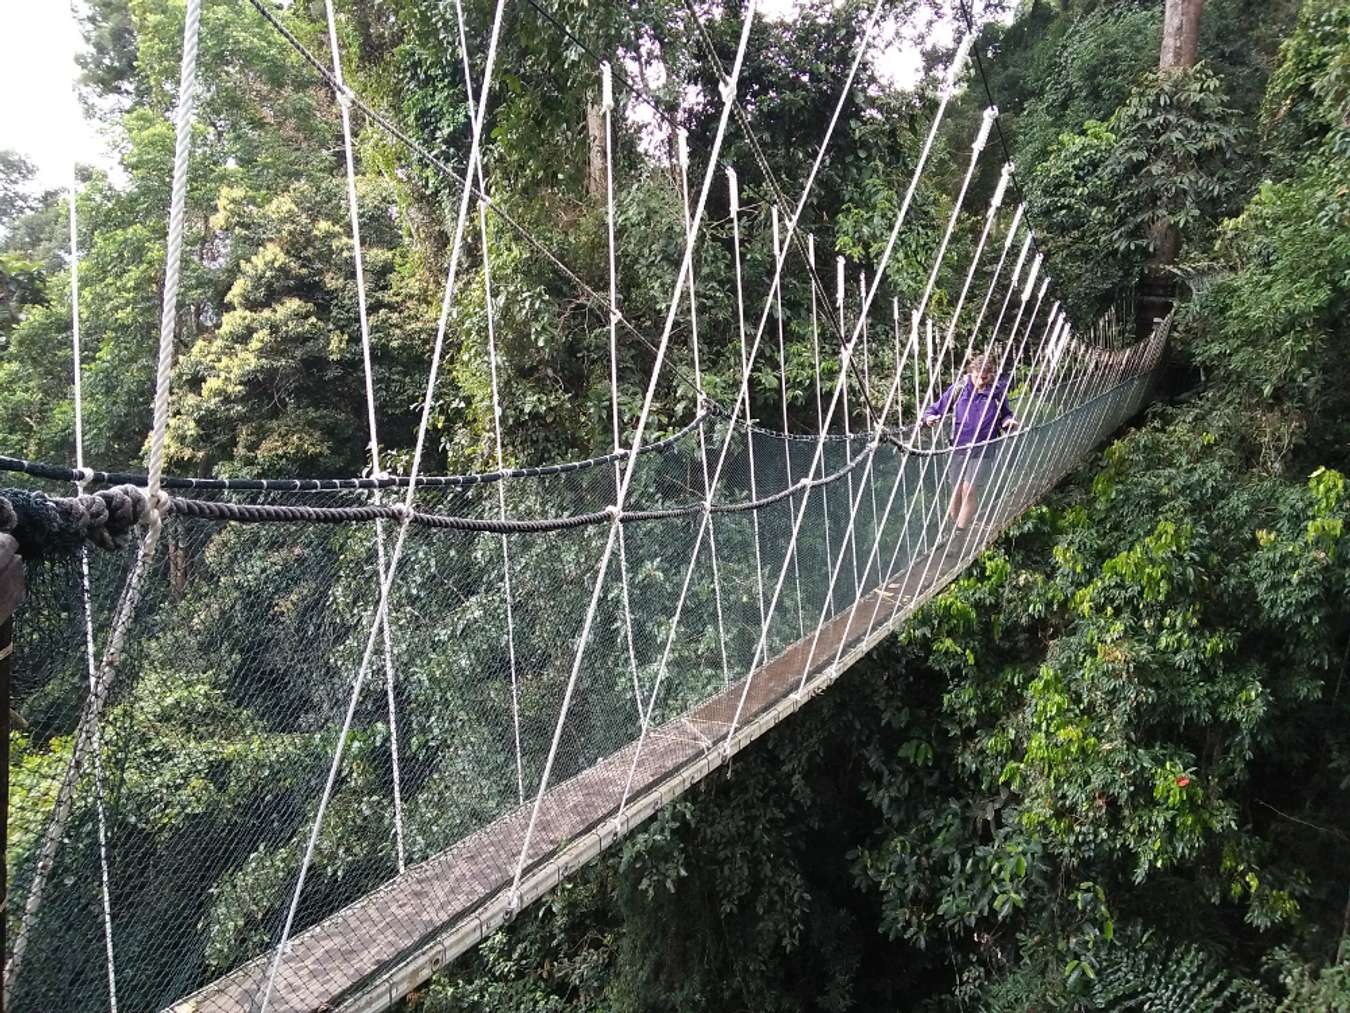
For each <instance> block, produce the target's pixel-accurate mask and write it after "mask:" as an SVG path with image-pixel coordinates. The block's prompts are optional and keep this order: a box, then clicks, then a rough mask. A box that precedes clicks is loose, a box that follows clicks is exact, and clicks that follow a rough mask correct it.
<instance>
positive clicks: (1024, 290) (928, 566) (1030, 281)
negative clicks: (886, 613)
mask: <svg viewBox="0 0 1350 1013" xmlns="http://www.w3.org/2000/svg"><path fill="white" fill-rule="evenodd" d="M1027 239H1028V243H1027V244H1026V245H1024V246H1023V251H1024V252H1025V251H1026V250H1027V249H1029V248H1030V239H1031V233H1030V232H1028V234H1027ZM1021 265H1022V261H1021V260H1020V259H1019V261H1018V267H1019V268H1020V267H1021ZM1040 267H1041V255H1040V254H1039V253H1038V254H1037V255H1036V258H1035V261H1034V262H1033V264H1032V267H1031V270H1030V271H1029V272H1028V275H1027V278H1026V282H1025V285H1023V286H1020V287H1019V281H1018V275H1017V273H1016V271H1015V272H1014V274H1013V284H1012V286H1011V287H1010V288H1009V291H1008V296H1009V298H1011V296H1012V295H1013V293H1014V292H1019V291H1020V293H1021V297H1020V299H1019V302H1018V310H1017V316H1016V318H1015V319H1014V321H1013V325H1012V328H1011V330H1010V332H1009V334H1010V341H1009V345H1010V346H1011V344H1012V343H1014V342H1015V341H1016V337H1017V334H1018V331H1019V328H1020V327H1021V322H1022V316H1023V314H1024V313H1025V312H1026V306H1027V300H1028V299H1029V298H1030V295H1031V291H1032V287H1033V286H1034V285H1035V283H1036V276H1037V273H1038V272H1039V270H1040ZM1042 294H1044V290H1042ZM1039 305H1040V304H1039V303H1037V309H1039ZM1004 306H1005V308H1006V306H1007V300H1005V302H1004ZM1002 320H1003V314H1002V313H1000V314H999V320H998V321H997V322H996V323H995V324H994V329H993V330H992V331H991V332H990V334H989V338H988V340H987V341H986V342H985V344H984V354H985V355H988V354H989V350H990V349H992V348H993V347H994V346H995V343H996V342H997V340H998V330H999V323H1001V322H1002ZM974 338H975V335H974V334H973V333H972V334H971V340H972V341H973V340H974ZM970 352H971V346H970V344H967V348H966V353H965V358H963V360H962V362H963V365H962V369H964V363H965V362H966V361H969V356H970ZM962 382H963V381H962V379H961V378H960V376H959V375H958V377H957V378H956V380H955V381H954V383H955V384H960V383H962ZM992 400H993V399H992V398H991V399H990V401H989V402H987V403H986V405H985V408H984V411H982V413H981V416H980V419H979V420H978V421H979V422H981V423H982V422H983V421H984V417H985V416H984V412H987V411H988V410H989V409H990V408H991V407H992ZM955 424H956V423H955V412H953V430H955ZM958 452H960V448H958V447H955V446H953V447H951V448H949V451H948V453H949V454H951V455H955V454H957V453H958ZM941 505H942V497H941V496H938V497H937V498H936V499H935V500H934V503H933V506H932V510H934V511H936V510H938V509H940V508H941ZM931 516H932V513H931V512H930V513H929V514H928V515H927V516H926V519H925V524H927V523H928V522H929V521H928V518H931ZM949 519H950V520H952V521H953V523H954V522H955V518H950V517H949V515H948V514H946V513H944V514H943V515H942V518H941V520H940V521H939V525H938V539H939V541H941V540H942V538H943V537H944V536H945V535H946V534H947V533H948V531H947V525H946V521H947V520H949ZM941 558H945V553H937V552H934V553H931V554H930V555H929V556H928V558H927V560H925V562H924V567H923V570H922V571H921V572H920V576H919V584H918V586H919V587H923V586H925V585H926V584H927V582H928V579H929V576H930V574H931V572H932V567H933V564H934V563H935V562H937V561H938V560H939V559H941Z"/></svg>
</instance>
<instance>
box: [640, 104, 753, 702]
mask: <svg viewBox="0 0 1350 1013" xmlns="http://www.w3.org/2000/svg"><path fill="white" fill-rule="evenodd" d="M678 142H679V143H678V151H679V163H680V166H679V168H680V196H681V199H682V202H683V205H684V229H685V243H686V244H689V245H693V243H694V240H695V237H694V236H693V235H691V234H690V232H689V230H690V225H691V222H690V218H689V135H688V134H687V133H686V132H685V131H684V130H681V131H680V132H679V135H678ZM695 277H696V274H695V271H694V263H693V261H692V260H691V261H690V262H689V343H690V345H691V346H692V348H693V352H694V386H695V387H697V388H698V413H699V414H700V415H702V414H703V412H704V409H705V407H706V405H705V403H704V401H705V399H704V396H703V367H702V365H701V363H700V359H699V350H698V294H697V292H698V287H697V285H696V284H695V280H694V279H695ZM698 461H699V467H700V468H701V469H702V471H703V509H704V511H705V512H706V511H708V510H709V508H711V506H712V492H711V488H710V486H709V483H708V434H707V430H706V429H705V428H704V426H703V425H702V424H701V423H700V424H699V427H698ZM619 537H620V538H622V537H623V532H622V531H620V532H619ZM708 552H709V554H710V555H711V557H712V577H713V603H714V605H715V606H716V610H717V647H718V650H719V651H721V654H722V684H723V685H725V684H726V683H727V680H728V679H729V678H730V671H731V669H730V667H729V666H728V664H727V631H726V625H725V623H724V622H723V620H722V577H721V574H720V573H719V572H718V567H717V525H716V524H715V523H713V521H712V519H711V518H709V520H708ZM641 708H642V702H641V701H640V700H639V701H638V709H639V711H640V710H641Z"/></svg>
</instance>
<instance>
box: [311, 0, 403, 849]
mask: <svg viewBox="0 0 1350 1013" xmlns="http://www.w3.org/2000/svg"><path fill="white" fill-rule="evenodd" d="M324 15H325V17H326V19H327V22H328V47H329V51H330V53H331V54H332V57H333V80H334V81H335V82H336V88H335V89H334V93H335V98H336V99H337V104H338V110H339V112H340V113H341V116H342V145H343V152H344V154H345V156H346V169H347V217H348V219H349V220H350V224H351V232H352V260H353V264H354V267H355V273H356V310H357V319H358V321H359V322H360V326H361V365H362V368H363V370H364V373H365V381H366V426H367V432H368V433H369V436H370V468H371V473H372V474H373V475H374V476H375V477H376V478H379V477H380V476H381V475H382V469H381V467H380V436H379V429H378V427H377V426H376V424H375V377H374V372H375V371H374V368H373V366H372V365H371V354H370V318H369V315H368V312H367V303H366V271H365V259H364V255H363V252H362V247H361V209H360V204H359V202H358V201H357V197H356V156H355V153H354V152H353V146H352V111H351V106H352V100H351V95H350V94H349V93H348V92H347V90H346V87H347V86H346V83H345V81H344V79H343V76H342V54H341V51H340V50H339V47H338V37H337V16H336V14H335V13H334V11H333V0H324ZM374 499H375V502H376V503H377V504H378V503H381V502H382V501H383V494H382V493H381V491H380V490H379V489H376V490H375V496H374ZM375 566H376V573H377V575H378V578H379V580H380V582H381V583H383V582H384V571H385V559H384V520H383V519H380V518H377V519H376V521H375ZM380 634H381V638H382V639H383V641H384V685H385V696H386V705H387V707H388V717H389V757H390V761H391V767H392V770H393V777H394V783H393V794H394V854H395V858H396V859H397V862H398V871H399V872H402V871H403V869H404V866H405V860H404V850H403V793H402V785H401V783H400V782H401V777H400V768H399V757H398V708H397V707H396V706H395V702H394V646H393V638H392V637H391V635H390V632H389V617H388V616H385V618H384V621H383V622H381V623H380Z"/></svg>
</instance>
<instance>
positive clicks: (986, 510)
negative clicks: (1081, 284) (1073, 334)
mask: <svg viewBox="0 0 1350 1013" xmlns="http://www.w3.org/2000/svg"><path fill="white" fill-rule="evenodd" d="M1049 287H1050V278H1049V276H1048V275H1047V276H1046V277H1045V278H1043V279H1042V280H1041V287H1040V293H1039V294H1038V295H1037V297H1036V305H1035V307H1034V308H1033V309H1032V311H1031V318H1030V319H1029V320H1028V321H1027V326H1026V328H1025V329H1024V330H1023V331H1022V338H1021V340H1020V342H1017V350H1016V351H1015V352H1012V348H1013V342H1014V341H1016V335H1015V334H1014V335H1012V336H1011V337H1012V340H1010V341H1009V342H1008V344H1007V345H1006V346H1005V347H1004V349H1003V354H1002V356H1001V358H1000V360H999V365H998V369H997V371H996V372H995V376H1002V375H1003V372H1004V365H1005V363H1008V360H1009V358H1011V360H1012V361H1011V363H1008V374H1007V375H1008V383H1007V386H1006V388H1005V392H1006V393H1007V394H1011V393H1012V390H1013V387H1014V384H1013V380H1014V378H1015V376H1016V371H1017V366H1018V364H1019V363H1020V362H1021V361H1022V359H1023V353H1024V351H1025V349H1026V344H1027V340H1028V339H1029V338H1030V336H1031V332H1032V330H1033V329H1034V328H1035V324H1036V319H1037V317H1038V316H1039V315H1040V308H1041V304H1042V303H1043V302H1044V300H1045V293H1046V290H1047V289H1049ZM1059 307H1060V304H1059V303H1058V302H1055V303H1054V305H1052V306H1051V307H1050V312H1049V313H1048V314H1047V315H1046V319H1045V329H1044V331H1043V332H1042V334H1041V339H1040V341H1039V342H1038V343H1037V346H1036V348H1035V349H1034V350H1033V352H1032V361H1033V363H1034V362H1035V360H1036V359H1037V358H1039V356H1040V354H1041V351H1042V350H1043V349H1044V348H1045V347H1046V343H1047V341H1048V340H1049V339H1050V337H1051V333H1052V330H1053V329H1054V327H1055V321H1056V320H1057V318H1058V315H1059ZM1010 352H1011V353H1012V354H1011V356H1010V355H1009V353H1010ZM989 407H990V405H989V404H986V405H985V411H986V412H987V411H988V410H989ZM1033 410H1034V408H1033V406H1032V405H1031V403H1030V402H1026V403H1025V404H1023V405H1019V414H1020V415H1021V416H1022V421H1023V422H1024V423H1030V422H1031V421H1032V416H1031V415H1030V414H1029V413H1030V412H1031V411H1033ZM980 422H981V424H983V422H984V413H981V418H980ZM1019 443H1020V439H1019V435H1018V432H1017V431H1016V430H1014V431H1013V432H1012V433H1011V434H1010V435H1009V437H1008V439H1007V440H1005V441H1004V442H1003V443H1002V444H1000V445H999V450H998V454H999V459H998V462H997V465H996V466H995V468H994V469H993V474H992V475H991V476H990V480H989V481H988V483H987V486H988V488H987V489H986V490H984V491H983V492H982V493H981V500H982V502H981V503H980V505H979V506H978V507H977V508H976V511H975V516H974V517H973V518H971V529H972V531H974V530H978V529H980V528H981V526H984V527H986V528H991V527H992V525H993V522H994V521H993V519H994V517H995V516H996V513H997V512H998V511H1000V510H1002V509H1003V507H1004V506H1005V505H1007V503H1009V502H1014V501H1015V498H1016V489H1015V488H1013V489H1012V490H1010V489H1009V488H1008V487H1009V485H1010V483H1011V482H1012V477H1013V462H1014V461H1015V460H1016V459H1017V457H1018V454H1017V448H1018V445H1019ZM1019 471H1020V473H1021V476H1022V478H1023V479H1024V480H1025V478H1026V472H1025V471H1022V470H1021V469H1019ZM1010 493H1011V494H1010ZM972 541H977V540H976V539H972Z"/></svg>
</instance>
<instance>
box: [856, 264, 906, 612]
mask: <svg viewBox="0 0 1350 1013" xmlns="http://www.w3.org/2000/svg"><path fill="white" fill-rule="evenodd" d="M858 297H859V299H866V298H867V272H866V271H863V272H860V273H859V275H858ZM862 346H863V390H864V391H866V395H867V396H866V397H864V398H863V406H864V407H865V408H866V409H867V427H868V429H869V430H872V431H873V432H875V431H876V430H878V429H880V428H881V427H882V422H881V420H880V419H877V418H874V417H873V416H872V366H871V363H870V362H869V361H868V360H869V358H870V355H869V353H868V350H867V317H866V316H864V317H863V329H862ZM895 382H896V383H899V380H898V379H897V380H896V381H895ZM895 410H896V413H897V421H896V425H897V426H898V425H899V418H898V415H899V411H900V398H899V397H897V398H896V399H895ZM867 488H868V492H869V493H870V494H871V499H872V531H873V532H876V533H878V534H879V532H880V531H881V529H880V528H879V527H878V526H877V482H876V475H875V473H873V476H872V477H871V478H870V479H869V480H868V482H867ZM859 586H860V587H866V586H867V567H866V566H864V567H863V570H862V577H861V578H860V585H859Z"/></svg>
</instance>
